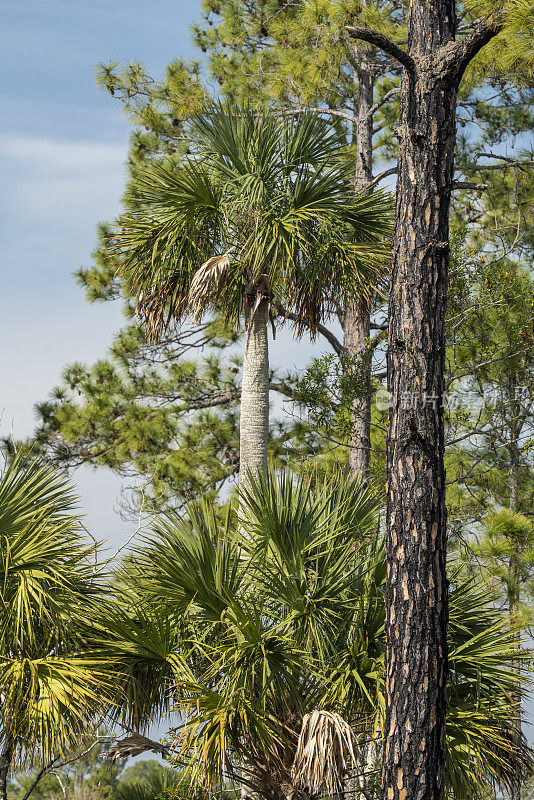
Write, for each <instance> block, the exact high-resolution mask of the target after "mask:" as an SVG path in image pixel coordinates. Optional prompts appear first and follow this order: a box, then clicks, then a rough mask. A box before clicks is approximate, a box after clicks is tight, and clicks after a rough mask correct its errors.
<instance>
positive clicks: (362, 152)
mask: <svg viewBox="0 0 534 800" xmlns="http://www.w3.org/2000/svg"><path fill="white" fill-rule="evenodd" d="M356 82H357V86H358V111H357V123H356V126H355V130H354V136H355V139H356V170H355V181H354V183H355V188H356V190H357V191H364V190H365V187H366V186H367V185H368V184H369V182H370V181H371V180H372V177H373V116H372V114H371V107H372V105H373V90H374V75H373V69H372V65H371V64H370V62H369V61H368V59H367V58H366V56H365V55H364V54H362V55H361V58H360V65H359V70H358V72H357V75H356ZM370 322H371V320H370V309H369V305H368V303H366V302H365V301H363V300H358V299H356V298H350V299H349V300H348V301H347V304H346V306H345V309H344V315H343V345H344V348H345V353H346V355H347V360H348V363H349V365H350V364H351V363H352V364H353V365H354V367H355V368H356V370H357V372H358V378H359V380H358V396H357V397H356V398H355V399H354V400H353V401H352V409H351V428H352V435H351V439H350V443H349V463H350V469H351V472H352V474H353V475H356V474H358V475H361V476H362V477H363V478H367V475H368V471H369V459H370V455H371V359H370V358H369V357H368V345H369V331H370Z"/></svg>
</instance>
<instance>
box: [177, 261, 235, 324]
mask: <svg viewBox="0 0 534 800" xmlns="http://www.w3.org/2000/svg"><path fill="white" fill-rule="evenodd" d="M229 268H230V258H229V256H228V253H224V255H222V256H212V258H209V259H208V260H207V261H206V262H204V264H202V266H201V267H199V268H198V270H197V271H196V272H195V274H194V276H193V280H192V281H191V286H190V289H189V295H188V299H187V306H188V310H189V312H190V313H191V314H192V315H193V316H194V317H196V318H197V319H200V317H201V316H202V314H203V313H204V312H205V311H206V308H207V306H209V305H215V303H216V302H217V300H218V299H219V297H220V294H221V292H222V290H223V288H224V284H225V281H226V278H227V276H228V270H229Z"/></svg>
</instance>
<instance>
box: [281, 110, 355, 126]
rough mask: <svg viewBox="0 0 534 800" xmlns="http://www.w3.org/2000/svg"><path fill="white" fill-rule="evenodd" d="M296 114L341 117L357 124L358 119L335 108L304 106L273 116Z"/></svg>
mask: <svg viewBox="0 0 534 800" xmlns="http://www.w3.org/2000/svg"><path fill="white" fill-rule="evenodd" d="M298 114H331V116H333V117H341V118H342V119H347V120H348V121H349V122H353V123H357V122H358V117H357V116H356V115H355V114H351V113H349V112H348V111H340V110H339V109H337V108H321V107H320V106H304V107H303V108H290V109H287V110H284V111H277V112H276V113H275V116H281V117H291V116H297V115H298Z"/></svg>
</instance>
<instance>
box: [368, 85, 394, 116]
mask: <svg viewBox="0 0 534 800" xmlns="http://www.w3.org/2000/svg"><path fill="white" fill-rule="evenodd" d="M400 92H401V90H400V88H399V87H398V86H396V87H395V88H394V89H390V90H389V92H386V93H385V95H384V96H383V97H381V98H380V100H377V101H376V103H373V105H372V106H371V108H370V109H369V114H368V117H373V116H374V115H375V114H376V112H377V111H378V110H379V109H380V108H382V106H383V105H384V103H387V101H388V100H391V98H392V97H395V95H397V94H400Z"/></svg>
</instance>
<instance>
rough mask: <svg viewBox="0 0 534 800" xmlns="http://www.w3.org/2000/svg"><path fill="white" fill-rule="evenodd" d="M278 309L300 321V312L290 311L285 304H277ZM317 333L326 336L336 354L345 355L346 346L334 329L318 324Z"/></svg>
mask: <svg viewBox="0 0 534 800" xmlns="http://www.w3.org/2000/svg"><path fill="white" fill-rule="evenodd" d="M276 310H277V312H278V315H279V316H281V317H285V318H286V319H290V320H292V321H293V322H299V321H300V317H299V316H298V314H294V313H293V312H292V311H288V309H287V308H284V306H281V305H277V307H276ZM317 333H320V334H321V336H324V338H325V339H326V340H327V342H328V343H329V344H330V345H331V347H332V349H333V350H334V352H335V353H336V355H338V356H343V355H344V354H345V348H344V347H343V345H342V344H341V342H340V341H339V339H338V338H337V336H335V335H334V334H333V333H332V331H330V330H328V328H327V327H326V326H325V325H322V324H319V325H317Z"/></svg>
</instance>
